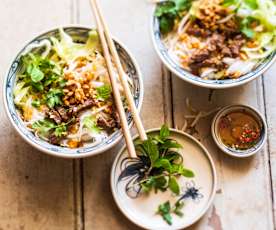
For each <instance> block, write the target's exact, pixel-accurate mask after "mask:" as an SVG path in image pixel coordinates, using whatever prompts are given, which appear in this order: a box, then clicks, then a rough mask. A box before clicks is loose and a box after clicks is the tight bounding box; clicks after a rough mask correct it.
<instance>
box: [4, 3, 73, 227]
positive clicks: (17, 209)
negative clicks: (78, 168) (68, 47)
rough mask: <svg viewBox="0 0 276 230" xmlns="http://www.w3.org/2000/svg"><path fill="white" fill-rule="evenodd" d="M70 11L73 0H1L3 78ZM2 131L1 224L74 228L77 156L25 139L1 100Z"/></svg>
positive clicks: (69, 13) (69, 19)
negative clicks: (51, 152) (29, 43)
mask: <svg viewBox="0 0 276 230" xmlns="http://www.w3.org/2000/svg"><path fill="white" fill-rule="evenodd" d="M71 12H72V6H71V1H70V0H59V1H54V0H49V1H35V0H28V1H17V0H2V1H1V6H0V21H1V27H2V33H1V36H0V47H1V54H2V55H0V73H1V74H0V76H1V78H2V79H3V77H4V76H5V71H6V69H7V68H8V65H9V62H10V61H11V59H12V58H13V57H14V56H15V54H16V52H17V51H18V50H19V49H20V48H22V45H23V44H24V43H25V42H26V40H30V39H32V38H33V37H34V36H35V35H37V34H38V33H39V32H41V31H42V30H46V29H49V28H51V27H53V26H57V24H65V23H70V21H71ZM2 82H3V81H1V83H2ZM0 91H1V94H2V85H1V90H0ZM0 130H1V132H0V145H1V148H0V153H1V154H0V187H1V189H0V206H1V209H0V229H15V230H16V229H74V228H75V227H74V226H75V224H76V223H75V222H76V220H75V218H74V196H73V194H74V186H73V164H72V161H69V160H62V159H57V158H54V157H50V156H47V155H45V154H43V153H40V152H39V151H37V150H35V149H34V148H32V147H30V146H29V145H28V144H26V143H25V142H24V141H23V140H22V139H21V138H20V137H19V136H18V135H17V134H16V132H15V131H14V129H13V128H12V127H11V125H10V123H9V122H8V120H7V117H6V115H5V114H4V110H3V105H2V101H1V109H0Z"/></svg>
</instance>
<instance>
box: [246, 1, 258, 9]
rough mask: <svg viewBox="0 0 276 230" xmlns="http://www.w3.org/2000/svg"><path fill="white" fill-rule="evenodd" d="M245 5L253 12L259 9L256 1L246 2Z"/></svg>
mask: <svg viewBox="0 0 276 230" xmlns="http://www.w3.org/2000/svg"><path fill="white" fill-rule="evenodd" d="M244 3H245V4H246V5H248V6H249V7H250V8H251V9H253V10H255V9H257V8H258V3H257V1H256V0H244Z"/></svg>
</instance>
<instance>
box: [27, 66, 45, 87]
mask: <svg viewBox="0 0 276 230" xmlns="http://www.w3.org/2000/svg"><path fill="white" fill-rule="evenodd" d="M28 74H29V75H30V76H31V79H32V81H33V82H35V83H37V82H40V81H41V80H42V79H43V78H44V73H43V72H42V71H41V70H40V69H39V68H38V67H37V66H33V65H31V66H30V67H28Z"/></svg>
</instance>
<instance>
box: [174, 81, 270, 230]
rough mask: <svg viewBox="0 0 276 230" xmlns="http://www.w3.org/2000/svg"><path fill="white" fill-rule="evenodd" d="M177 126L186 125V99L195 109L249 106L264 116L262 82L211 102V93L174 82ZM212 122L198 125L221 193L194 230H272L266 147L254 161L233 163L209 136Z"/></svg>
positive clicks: (222, 92) (224, 92)
mask: <svg viewBox="0 0 276 230" xmlns="http://www.w3.org/2000/svg"><path fill="white" fill-rule="evenodd" d="M172 90H173V102H174V106H173V107H174V117H173V118H174V123H175V125H177V126H178V127H181V126H182V124H183V120H184V119H183V117H184V115H185V114H187V113H188V109H187V107H186V103H185V99H186V98H187V97H188V98H190V100H191V103H192V105H193V106H194V107H196V108H198V109H200V110H210V109H213V108H215V107H219V106H226V105H229V104H236V103H242V104H248V105H251V106H254V107H255V108H257V109H259V110H260V111H262V112H264V100H263V91H262V80H261V79H259V80H257V81H254V82H251V83H249V84H248V85H246V86H242V87H239V88H235V89H227V90H216V91H215V92H214V94H213V96H212V100H211V101H209V100H208V97H209V93H210V91H209V90H208V89H202V88H199V87H196V86H192V85H190V84H187V83H185V82H184V81H182V80H180V79H178V78H177V77H174V78H173V87H172ZM211 118H212V117H209V118H206V119H204V120H202V121H200V122H199V123H198V125H197V127H196V128H197V130H198V131H199V135H197V136H198V138H199V139H200V140H201V142H202V143H203V144H204V145H205V146H206V147H207V149H208V150H209V151H210V153H211V155H212V157H213V158H214V160H215V164H216V167H217V171H218V178H219V183H218V191H217V196H216V198H215V202H214V205H213V207H211V208H210V210H209V212H208V214H206V215H205V216H204V218H202V219H201V220H200V221H199V222H198V223H197V224H196V225H195V226H193V228H192V229H206V228H207V227H209V228H210V229H235V230H236V229H237V230H238V229H256V230H257V229H273V221H272V206H271V203H272V202H271V196H270V177H269V176H270V175H269V165H268V154H269V153H268V151H267V149H266V147H265V148H264V149H263V150H262V151H260V152H259V153H258V154H257V155H256V156H255V157H252V158H249V159H244V160H241V159H234V158H231V157H228V156H226V155H225V154H224V153H222V152H221V151H219V150H218V148H217V147H216V146H215V143H214V142H213V140H212V137H211V133H210V126H211Z"/></svg>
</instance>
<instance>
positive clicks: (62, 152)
mask: <svg viewBox="0 0 276 230" xmlns="http://www.w3.org/2000/svg"><path fill="white" fill-rule="evenodd" d="M59 28H63V29H64V30H65V31H66V32H69V33H70V32H71V33H73V32H75V33H77V34H78V35H79V36H81V35H85V34H87V33H88V32H89V31H90V30H92V29H94V27H90V26H85V25H79V24H72V25H71V24H70V25H61V26H58V27H54V28H50V29H48V30H46V31H44V32H42V33H38V34H37V35H36V36H34V38H33V39H31V40H30V41H28V42H26V43H25V44H24V46H23V48H22V49H21V50H20V51H19V52H17V55H16V57H15V58H13V59H12V62H11V64H10V65H9V67H8V70H7V73H6V75H5V79H4V85H3V98H4V107H5V110H6V113H7V115H8V118H9V120H10V122H11V123H12V125H13V127H14V128H15V130H16V131H17V132H18V133H19V134H20V136H21V137H22V138H23V139H24V140H25V141H27V142H28V143H29V144H31V145H32V146H34V147H35V148H37V149H38V150H40V151H42V152H44V153H47V154H50V155H53V156H57V157H62V158H84V157H89V156H93V155H96V154H99V153H102V152H104V151H107V150H108V149H110V148H112V147H113V146H114V145H115V144H117V143H118V142H119V141H120V140H121V137H122V132H121V130H117V131H115V132H114V133H113V134H111V135H110V136H109V137H108V138H106V139H105V140H104V141H103V142H100V143H98V144H96V145H92V146H87V147H81V148H76V149H69V148H66V147H61V146H55V145H52V144H49V143H48V142H45V141H43V140H41V139H40V138H38V137H35V136H34V134H33V133H32V132H31V131H29V130H27V128H26V127H25V125H24V124H23V123H22V120H21V118H19V116H18V113H17V112H16V109H15V105H14V102H13V94H12V90H13V86H14V82H15V80H16V71H17V70H18V69H17V68H18V67H19V59H20V56H21V55H22V53H23V52H24V50H25V48H26V47H27V46H28V45H29V44H31V43H35V42H38V41H40V40H42V39H45V38H48V37H50V36H51V35H56V34H57V33H58V29H59ZM81 33H82V34H81ZM80 34H81V35H80ZM113 39H114V41H115V44H116V48H117V49H118V51H119V54H120V55H122V56H124V58H125V60H124V61H126V60H128V61H129V62H127V63H125V64H127V65H128V68H131V73H130V74H132V75H134V76H135V79H134V80H135V81H136V82H137V86H136V88H135V104H136V106H137V109H138V111H139V112H140V110H141V106H142V102H143V96H144V88H143V79H142V73H141V70H140V67H139V65H138V63H137V61H136V59H135V58H134V57H133V55H132V53H131V52H130V51H129V50H128V49H127V48H126V47H125V46H124V45H123V43H122V42H120V41H119V40H118V39H117V38H114V36H113ZM127 119H128V124H129V127H131V126H132V125H133V121H132V118H131V116H130V114H128V117H127Z"/></svg>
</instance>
